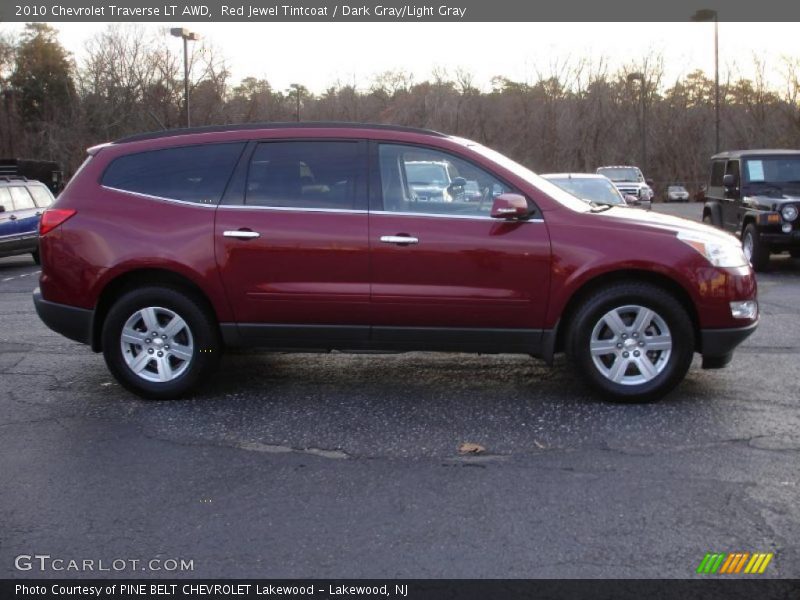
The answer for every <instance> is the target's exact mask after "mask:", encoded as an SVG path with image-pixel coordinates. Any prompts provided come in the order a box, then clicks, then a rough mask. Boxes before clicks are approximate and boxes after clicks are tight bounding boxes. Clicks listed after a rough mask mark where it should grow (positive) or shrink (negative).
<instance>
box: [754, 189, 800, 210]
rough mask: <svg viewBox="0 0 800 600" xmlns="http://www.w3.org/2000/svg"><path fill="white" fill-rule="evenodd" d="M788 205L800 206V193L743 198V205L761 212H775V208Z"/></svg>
mask: <svg viewBox="0 0 800 600" xmlns="http://www.w3.org/2000/svg"><path fill="white" fill-rule="evenodd" d="M786 203H793V204H794V203H796V204H800V193H780V194H770V195H767V194H746V195H745V196H744V197H743V198H742V204H744V205H745V206H747V207H749V208H758V209H760V210H773V208H772V207H773V206H776V205H777V206H782V205H784V204H786Z"/></svg>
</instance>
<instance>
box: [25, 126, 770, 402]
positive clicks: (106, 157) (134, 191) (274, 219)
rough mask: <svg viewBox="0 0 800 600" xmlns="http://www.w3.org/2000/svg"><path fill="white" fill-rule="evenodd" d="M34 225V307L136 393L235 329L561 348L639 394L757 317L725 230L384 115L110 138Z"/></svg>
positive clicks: (174, 389) (336, 341) (202, 363)
mask: <svg viewBox="0 0 800 600" xmlns="http://www.w3.org/2000/svg"><path fill="white" fill-rule="evenodd" d="M420 164H437V165H445V166H446V168H447V171H448V172H449V173H450V174H451V175H452V177H451V181H450V182H449V184H447V185H448V186H449V188H448V189H447V194H440V195H439V196H437V197H436V198H433V197H426V198H422V197H420V196H419V195H418V194H417V193H416V192H415V190H418V189H424V188H426V187H430V188H433V187H436V186H438V185H441V183H442V182H438V181H433V180H430V181H428V180H427V179H426V177H427V178H434V177H436V175H435V174H436V173H437V172H440V171H441V169H438V170H437V169H420V168H417V167H418V165H420ZM409 165H414V167H413V168H412V169H410V168H409ZM412 170H413V179H412V177H411V171H412ZM420 179H425V180H424V181H421V180H420ZM466 187H469V189H470V190H471V192H472V193H470V194H466V193H464V189H461V188H466ZM456 188H458V189H456ZM445 197H446V198H447V200H448V201H444V200H443V199H444V198H445ZM440 198H441V200H439V199H440ZM40 227H41V228H40V239H41V260H42V274H41V279H40V288H41V289H40V290H39V289H37V290H36V291H35V292H34V302H35V305H36V309H37V311H38V313H39V315H40V317H41V318H42V320H43V321H44V322H45V323H46V324H47V325H48V326H49V327H50V328H52V329H53V330H55V331H57V332H59V333H61V334H63V335H65V336H67V337H68V338H71V339H74V340H78V341H80V342H83V343H85V344H89V345H90V346H91V348H92V349H93V350H95V351H102V352H103V354H104V356H105V360H106V363H107V365H108V368H109V369H110V370H111V372H112V373H113V374H114V376H115V377H116V378H117V379H118V380H119V381H120V382H121V383H122V384H123V385H124V386H125V387H127V388H128V389H130V390H132V391H133V392H135V393H137V394H139V395H141V396H143V397H147V398H173V397H178V396H180V395H183V394H185V393H187V392H189V391H190V390H191V389H192V388H194V387H195V386H196V385H197V384H198V382H199V381H200V380H201V378H203V377H204V376H206V375H208V374H209V373H210V372H211V371H212V369H213V367H215V366H216V364H217V363H218V361H219V359H220V355H221V353H222V351H223V349H224V348H225V347H227V346H239V345H248V346H260V347H264V348H268V349H280V350H293V349H297V350H309V349H311V350H320V351H328V350H331V349H340V350H350V351H359V350H390V351H410V350H430V351H445V352H481V353H495V352H504V353H505V352H508V353H525V354H529V355H532V356H534V357H539V358H543V359H545V360H548V361H549V360H551V359H552V358H553V355H554V354H555V353H558V352H562V351H564V352H566V353H567V354H568V356H569V358H570V359H571V361H572V363H573V364H574V365H575V366H576V368H577V369H578V370H579V371H580V372H581V373H582V374H583V376H584V377H585V378H586V380H587V381H588V382H589V383H590V384H592V385H593V386H594V387H595V388H596V389H597V390H599V391H600V392H601V394H602V395H603V396H604V397H606V398H609V399H614V400H622V401H642V400H651V399H654V398H657V397H659V396H661V395H663V394H664V393H666V392H668V391H669V390H671V389H672V388H673V387H674V386H675V385H677V384H678V383H679V382H680V381H681V380H682V379H683V377H684V375H685V374H686V372H687V370H688V369H689V366H690V363H691V360H692V356H693V354H694V353H695V352H699V353H701V354H702V356H703V366H704V367H710V368H715V367H721V366H724V365H725V364H727V363H728V362H729V361H730V359H731V356H732V351H733V349H734V348H735V347H736V346H737V345H738V344H739V343H740V342H741V341H742V340H744V339H745V338H746V337H747V336H748V335H749V334H750V333H752V332H753V330H754V329H755V327H756V325H757V320H758V306H757V303H756V281H755V278H754V274H753V271H752V269H751V267H750V265H749V264H748V262H747V260H746V259H745V258H744V256H743V253H742V250H741V248H740V247H739V245H738V243H737V241H736V240H735V239H734V238H733V237H732V236H730V235H729V234H726V233H723V232H720V231H718V230H715V229H713V228H711V227H708V226H706V225H703V224H702V223H692V222H689V221H686V220H683V219H676V218H670V217H667V216H663V215H657V214H652V213H645V212H642V211H635V210H630V209H626V208H618V207H610V206H603V205H588V204H586V203H585V202H583V201H581V200H578V199H577V198H575V197H573V196H571V195H569V194H568V193H567V192H565V191H563V190H561V189H560V188H558V187H556V186H555V185H553V184H551V183H549V182H547V181H545V180H544V179H542V178H540V177H538V176H537V175H535V174H534V173H533V172H531V171H529V170H528V169H526V168H524V167H522V166H520V165H518V164H517V163H515V162H513V161H511V160H509V159H508V158H505V157H504V156H502V155H500V154H498V153H497V152H494V151H492V150H490V149H488V148H485V147H483V146H481V145H479V144H476V143H474V142H471V141H468V140H464V139H460V138H456V137H451V136H447V135H443V134H440V133H436V132H432V131H425V130H418V129H410V128H404V127H392V126H382V125H357V124H341V123H340V124H321V123H312V124H302V125H301V124H266V125H265V124H260V125H245V126H230V127H217V128H200V129H188V130H175V131H167V132H160V133H153V134H143V135H137V136H133V137H128V138H125V139H121V140H118V141H116V142H114V143H110V144H104V145H101V146H97V147H94V148H91V149H90V150H89V158H87V160H86V162H85V163H84V164H83V166H82V167H81V169H80V170H79V172H78V173H76V175H75V176H74V177H73V178H72V180H71V181H70V183H69V185H68V186H67V187H66V189H65V190H64V191H63V192H62V194H61V195H60V197H59V199H58V201H57V202H56V204H55V205H54V206H53V207H52V208H50V209H49V210H47V211H46V212H45V213H44V215H43V217H42V220H41V226H40Z"/></svg>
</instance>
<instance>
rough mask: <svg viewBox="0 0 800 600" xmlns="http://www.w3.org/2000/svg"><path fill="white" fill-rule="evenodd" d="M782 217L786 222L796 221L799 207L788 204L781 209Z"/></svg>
mask: <svg viewBox="0 0 800 600" xmlns="http://www.w3.org/2000/svg"><path fill="white" fill-rule="evenodd" d="M781 216H782V217H783V220H784V221H794V220H795V219H796V218H797V207H796V206H795V205H794V204H787V205H786V206H784V207H783V208H782V209H781Z"/></svg>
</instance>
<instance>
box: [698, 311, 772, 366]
mask: <svg viewBox="0 0 800 600" xmlns="http://www.w3.org/2000/svg"><path fill="white" fill-rule="evenodd" d="M757 327H758V321H756V322H755V323H752V324H750V325H747V326H746V327H736V328H734V329H703V330H701V331H700V350H701V353H702V355H703V368H704V369H721V368H722V367H724V366H725V365H727V364H728V363H729V362H731V359H732V358H733V351H734V349H735V348H736V346H738V345H739V344H741V343H742V342H743V341H745V340H746V339H747V338H748V337H750V336H751V335H752V333H753V332H754V331H755V330H756V328H757Z"/></svg>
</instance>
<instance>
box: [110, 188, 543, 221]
mask: <svg viewBox="0 0 800 600" xmlns="http://www.w3.org/2000/svg"><path fill="white" fill-rule="evenodd" d="M100 187H102V188H105V189H107V190H112V191H115V192H121V193H123V194H133V195H134V196H138V197H140V198H145V199H147V200H157V201H159V202H174V203H175V204H186V205H188V206H197V207H200V208H214V209H216V208H219V209H233V210H272V211H277V212H316V213H340V214H346V215H366V214H373V215H396V216H398V217H428V218H432V219H467V220H471V221H495V222H497V221H502V219H493V218H492V217H490V216H488V215H487V216H483V215H446V214H436V213H416V212H394V211H390V210H361V209H351V208H306V207H293V206H260V205H252V204H201V203H199V202H189V201H188V200H177V199H175V198H164V197H163V196H153V195H152V194H144V193H142V192H134V191H131V190H122V189H119V188H115V187H111V186H107V185H101V186H100ZM515 222H517V223H544V219H541V218H536V219H524V220H519V221H515Z"/></svg>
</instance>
